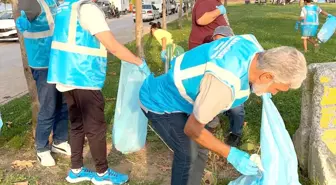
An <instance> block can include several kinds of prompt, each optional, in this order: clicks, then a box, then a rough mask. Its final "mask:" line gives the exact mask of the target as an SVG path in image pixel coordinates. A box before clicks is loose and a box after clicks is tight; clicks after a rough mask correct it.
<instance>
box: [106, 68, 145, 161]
mask: <svg viewBox="0 0 336 185" xmlns="http://www.w3.org/2000/svg"><path fill="white" fill-rule="evenodd" d="M146 77H147V76H146V75H145V74H144V73H142V72H141V71H140V69H139V67H138V66H136V65H134V64H130V63H127V62H124V61H122V62H121V70H120V79H119V87H118V97H117V104H116V108H115V114H114V124H113V130H112V142H113V145H114V147H115V148H116V149H117V150H118V151H120V152H122V153H125V154H126V153H132V152H136V151H138V150H140V149H142V148H143V147H144V146H145V143H146V135H147V124H148V119H147V118H146V116H145V115H144V114H143V112H142V110H141V108H140V105H139V91H140V87H141V85H142V83H143V81H144V80H145V79H146Z"/></svg>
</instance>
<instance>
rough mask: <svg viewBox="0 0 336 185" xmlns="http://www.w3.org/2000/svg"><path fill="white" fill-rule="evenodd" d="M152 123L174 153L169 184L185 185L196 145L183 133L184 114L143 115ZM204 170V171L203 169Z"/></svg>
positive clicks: (185, 120) (196, 151)
mask: <svg viewBox="0 0 336 185" xmlns="http://www.w3.org/2000/svg"><path fill="white" fill-rule="evenodd" d="M145 115H146V117H147V118H148V119H149V120H150V121H151V122H152V127H153V129H154V130H155V132H156V133H157V134H158V135H159V136H160V137H161V139H162V140H163V141H164V142H165V143H166V144H167V145H168V146H169V147H170V148H171V149H172V150H173V151H174V159H173V167H172V176H171V184H172V185H187V184H188V178H189V171H190V170H191V169H192V165H193V162H194V161H195V160H196V158H197V153H198V150H197V148H195V147H193V145H197V144H196V143H195V142H194V141H192V140H191V139H190V138H189V137H188V136H187V135H186V134H185V133H184V126H185V124H186V122H187V120H188V115H187V114H185V113H172V114H155V113H152V112H148V113H145ZM203 170H204V169H203Z"/></svg>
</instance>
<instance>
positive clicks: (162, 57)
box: [161, 50, 167, 62]
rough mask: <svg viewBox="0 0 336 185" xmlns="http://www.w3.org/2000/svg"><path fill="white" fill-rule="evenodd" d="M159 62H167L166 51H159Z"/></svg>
mask: <svg viewBox="0 0 336 185" xmlns="http://www.w3.org/2000/svg"><path fill="white" fill-rule="evenodd" d="M161 60H162V62H166V60H167V51H166V50H162V51H161Z"/></svg>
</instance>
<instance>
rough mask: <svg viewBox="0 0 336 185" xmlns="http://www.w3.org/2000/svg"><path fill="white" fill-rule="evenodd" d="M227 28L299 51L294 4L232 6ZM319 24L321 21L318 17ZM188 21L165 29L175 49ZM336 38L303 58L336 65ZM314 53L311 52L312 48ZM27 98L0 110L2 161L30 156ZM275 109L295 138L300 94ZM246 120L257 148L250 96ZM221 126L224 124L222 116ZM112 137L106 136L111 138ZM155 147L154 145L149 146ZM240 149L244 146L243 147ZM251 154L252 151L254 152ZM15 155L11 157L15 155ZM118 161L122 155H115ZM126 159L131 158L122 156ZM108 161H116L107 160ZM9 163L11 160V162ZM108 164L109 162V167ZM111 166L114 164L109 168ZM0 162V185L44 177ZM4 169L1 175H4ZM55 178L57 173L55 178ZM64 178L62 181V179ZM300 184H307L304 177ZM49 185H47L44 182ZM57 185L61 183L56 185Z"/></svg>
mask: <svg viewBox="0 0 336 185" xmlns="http://www.w3.org/2000/svg"><path fill="white" fill-rule="evenodd" d="M321 7H322V8H323V9H325V10H326V11H328V12H330V13H333V14H336V5H326V4H325V5H321ZM228 12H229V19H230V24H231V26H232V28H233V30H234V32H235V34H245V33H251V34H254V35H255V36H256V37H257V39H258V40H259V42H260V43H261V45H262V46H263V47H264V48H265V49H269V48H273V47H277V46H283V45H287V46H293V47H296V48H299V49H300V50H301V51H302V50H303V49H302V41H301V39H300V33H298V32H296V31H295V30H294V25H295V21H296V20H297V18H298V15H299V13H300V9H299V7H298V5H297V4H295V5H287V6H273V5H267V6H259V5H248V6H246V5H232V6H229V7H228ZM320 20H321V23H324V21H325V18H324V17H320ZM190 24H191V23H190V19H189V20H188V19H185V20H184V22H183V29H178V27H177V23H176V22H174V23H171V24H170V25H169V26H168V28H169V30H170V31H171V33H172V34H173V36H174V40H175V42H176V43H177V44H179V45H181V46H182V47H184V48H185V49H187V45H188V37H189V33H190V28H191V25H190ZM335 45H336V38H333V39H331V40H330V41H329V42H328V43H327V44H324V45H321V48H320V50H319V52H318V53H314V52H312V51H311V52H308V53H306V54H305V56H306V59H307V61H308V63H322V62H331V61H336V49H335ZM127 47H128V48H129V49H130V50H132V51H135V43H134V42H132V43H130V44H128V45H127ZM144 47H145V49H144V50H145V55H146V60H147V63H148V64H149V67H150V69H151V70H152V71H153V72H155V73H156V74H157V75H159V74H161V73H162V72H163V65H162V62H161V61H160V57H159V56H160V46H159V45H158V43H157V42H156V41H155V40H154V39H152V38H151V37H149V36H148V35H146V36H145V37H144ZM311 50H312V49H311ZM119 70H120V62H119V60H118V59H116V58H115V57H113V56H111V57H110V58H109V63H108V72H107V79H106V83H105V87H104V89H103V93H104V96H105V100H106V107H105V115H106V121H107V122H108V123H110V124H113V115H114V108H115V103H116V95H117V86H118V80H119ZM29 101H30V99H29V97H28V96H24V97H22V98H19V99H16V100H13V101H11V102H10V103H8V104H6V105H4V106H1V107H0V111H1V113H2V118H3V121H4V124H5V125H4V127H3V129H2V131H1V135H0V156H2V154H3V155H5V154H6V152H7V151H19V153H24V152H33V149H32V148H33V144H32V143H33V142H31V141H30V140H31V134H30V131H31V124H30V117H31V112H30V103H29ZM273 101H274V102H275V104H276V105H277V107H278V109H279V111H280V113H281V115H282V117H283V119H284V121H285V124H286V128H287V129H288V132H289V133H290V135H293V134H294V133H295V131H296V129H297V128H298V126H299V123H300V103H301V92H300V90H295V91H290V92H287V93H280V94H278V95H277V96H275V97H274V98H273ZM245 105H246V106H245V110H246V121H247V122H248V124H247V125H246V126H245V128H244V137H243V142H244V143H245V144H246V143H250V144H253V145H254V146H258V144H259V137H260V135H259V130H260V120H261V117H260V115H261V100H260V98H257V97H256V96H252V97H251V98H250V99H249V100H248V101H247V102H246V104H245ZM223 122H224V123H227V121H226V118H225V117H223ZM226 126H227V124H224V125H223V128H224V129H223V130H219V133H218V135H222V132H225V129H226ZM110 136H111V132H109V138H110ZM148 143H150V145H151V149H150V150H149V151H150V152H154V153H155V152H160V151H164V152H166V151H167V150H166V148H165V147H164V146H163V145H162V144H161V142H160V141H159V140H158V139H157V137H156V136H155V135H154V134H153V133H151V132H150V131H149V136H148ZM153 143H154V144H153ZM243 148H244V146H243ZM253 150H254V149H251V152H253ZM14 153H15V152H14ZM119 157H120V156H119ZM126 158H127V159H128V160H131V159H132V155H130V156H126ZM109 159H110V161H111V160H114V159H112V158H109ZM10 162H11V161H9V163H10ZM110 163H112V162H110ZM113 164H114V163H113ZM1 165H2V164H1V162H0V183H1V184H11V183H13V182H14V181H13V179H15V180H17V179H23V180H28V181H29V182H31V183H32V184H34V183H35V182H37V181H38V180H42V179H43V178H45V177H44V176H41V175H39V174H37V173H34V174H30V173H29V172H28V173H27V172H24V173H19V172H17V171H13V170H6V169H5V168H3V166H1ZM68 167H69V166H68V164H67V165H65V166H64V168H62V170H63V171H62V170H60V174H62V175H63V177H64V175H65V172H66V170H67V168H68ZM2 169H4V170H2ZM56 175H57V174H56ZM63 177H62V178H63ZM227 182H228V181H227V180H223V181H222V182H221V181H219V183H218V184H221V185H224V184H227ZM302 183H303V184H307V185H308V184H310V183H309V181H307V180H306V179H305V178H304V177H302ZM47 184H48V183H47ZM59 184H65V183H64V182H60V183H59ZM131 184H153V185H154V184H162V181H161V180H160V179H154V180H153V179H152V180H150V181H147V180H144V181H142V182H140V181H137V182H131Z"/></svg>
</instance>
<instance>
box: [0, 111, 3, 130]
mask: <svg viewBox="0 0 336 185" xmlns="http://www.w3.org/2000/svg"><path fill="white" fill-rule="evenodd" d="M2 125H3V122H2V119H1V112H0V132H1V127H2Z"/></svg>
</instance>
